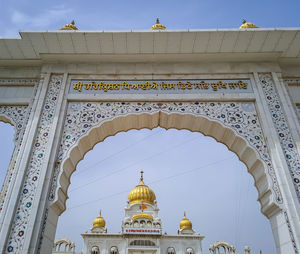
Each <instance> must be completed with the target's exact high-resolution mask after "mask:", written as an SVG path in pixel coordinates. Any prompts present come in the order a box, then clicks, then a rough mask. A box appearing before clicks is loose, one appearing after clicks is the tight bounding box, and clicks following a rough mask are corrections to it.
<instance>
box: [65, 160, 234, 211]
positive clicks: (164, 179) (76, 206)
mask: <svg viewBox="0 0 300 254" xmlns="http://www.w3.org/2000/svg"><path fill="white" fill-rule="evenodd" d="M234 158H235V157H234V156H231V157H228V158H225V159H222V160H218V161H215V162H212V163H208V164H206V165H203V166H200V167H197V168H193V169H190V170H186V171H184V172H181V173H178V174H174V175H171V176H167V177H164V178H161V179H158V180H155V181H152V182H150V184H155V183H159V182H162V181H166V180H169V179H171V178H174V177H177V176H181V175H185V174H188V173H191V172H193V171H196V170H199V169H202V168H206V167H209V166H211V165H215V164H218V163H221V162H224V161H227V160H230V159H234ZM130 190H131V189H126V190H123V191H120V192H117V193H114V194H111V195H108V196H104V197H101V198H97V199H94V200H91V201H88V202H85V203H82V204H79V205H75V206H73V207H70V208H68V209H75V208H78V207H82V206H85V205H88V204H90V203H94V202H97V201H100V200H104V199H107V198H111V197H115V196H118V195H120V194H123V193H128V191H130Z"/></svg>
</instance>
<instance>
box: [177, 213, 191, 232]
mask: <svg viewBox="0 0 300 254" xmlns="http://www.w3.org/2000/svg"><path fill="white" fill-rule="evenodd" d="M179 227H180V229H181V230H183V229H191V230H192V222H191V221H190V220H189V219H188V218H187V217H186V215H185V212H184V217H183V219H182V220H181V221H180V223H179Z"/></svg>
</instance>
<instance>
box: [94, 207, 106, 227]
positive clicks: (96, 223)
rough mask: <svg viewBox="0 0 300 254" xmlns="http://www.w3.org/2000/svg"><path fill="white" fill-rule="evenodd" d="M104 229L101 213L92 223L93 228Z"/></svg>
mask: <svg viewBox="0 0 300 254" xmlns="http://www.w3.org/2000/svg"><path fill="white" fill-rule="evenodd" d="M104 227H105V220H104V219H103V217H102V216H101V211H100V213H99V216H98V217H97V218H96V219H95V220H94V222H93V228H104Z"/></svg>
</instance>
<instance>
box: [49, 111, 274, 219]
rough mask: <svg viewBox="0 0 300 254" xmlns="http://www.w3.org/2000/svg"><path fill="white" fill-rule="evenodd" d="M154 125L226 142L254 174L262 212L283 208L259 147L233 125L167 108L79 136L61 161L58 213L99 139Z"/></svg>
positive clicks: (108, 123) (54, 205)
mask: <svg viewBox="0 0 300 254" xmlns="http://www.w3.org/2000/svg"><path fill="white" fill-rule="evenodd" d="M155 127H162V128H164V129H166V130H168V129H171V128H174V129H177V130H189V131H192V132H200V133H202V134H203V135H205V136H209V137H212V138H214V139H215V140H216V141H218V142H220V143H222V144H224V145H225V146H226V147H227V148H228V149H229V150H230V151H232V152H233V153H235V154H236V155H237V156H238V158H239V160H240V161H242V162H243V163H244V164H245V165H246V167H247V169H248V172H249V173H250V174H251V175H252V177H253V178H254V185H255V187H256V189H257V192H258V201H259V203H260V205H261V212H262V213H263V214H264V215H265V216H266V217H268V218H269V217H271V216H272V214H273V213H275V212H277V211H278V210H279V209H280V208H279V206H278V205H277V204H276V202H275V199H274V195H273V194H274V193H273V191H272V188H271V180H270V177H269V176H268V174H267V168H266V165H265V163H264V162H263V160H262V158H261V156H260V154H259V153H258V152H257V150H255V148H254V147H252V146H251V145H249V143H248V142H247V140H246V139H245V138H243V137H241V136H240V135H238V134H237V133H236V132H235V131H234V130H233V129H230V128H228V127H226V126H224V125H222V124H221V123H220V122H217V121H214V120H211V119H208V118H206V117H203V116H195V115H192V114H178V113H172V114H167V113H164V112H157V113H154V114H138V115H136V114H129V115H126V116H119V117H116V118H114V119H113V120H109V121H106V122H104V123H102V124H101V125H100V126H97V127H94V128H92V129H91V130H90V131H89V132H88V133H87V134H86V135H85V136H83V137H82V138H80V139H79V140H78V141H77V143H76V145H75V146H73V147H72V148H71V149H70V150H69V152H68V155H67V157H66V159H65V160H64V161H63V163H62V167H61V170H60V173H59V176H58V186H57V188H56V194H55V200H54V202H53V203H52V205H51V208H52V209H54V210H55V212H56V213H57V214H58V215H60V214H61V213H62V212H63V211H64V210H65V209H66V205H65V202H66V200H67V198H68V195H67V193H68V187H69V185H70V177H71V175H72V173H73V172H74V171H75V169H76V166H77V164H78V162H79V161H80V160H82V159H83V158H84V156H85V154H86V153H87V152H88V151H90V150H91V149H93V147H94V146H95V145H96V144H97V143H98V142H101V141H103V140H104V139H105V138H107V137H109V136H114V135H116V134H117V133H119V132H124V131H125V132H126V131H128V130H131V129H137V130H140V129H143V128H147V129H153V128H155Z"/></svg>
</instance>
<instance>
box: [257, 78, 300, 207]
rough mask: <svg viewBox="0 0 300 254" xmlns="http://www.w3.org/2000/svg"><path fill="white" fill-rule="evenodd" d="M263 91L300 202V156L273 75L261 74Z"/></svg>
mask: <svg viewBox="0 0 300 254" xmlns="http://www.w3.org/2000/svg"><path fill="white" fill-rule="evenodd" d="M259 80H260V82H261V85H262V88H263V92H264V95H265V98H266V102H267V104H268V109H269V112H270V114H271V117H272V121H273V124H274V126H275V129H276V131H277V134H278V138H279V141H280V145H281V148H282V150H283V153H284V156H285V160H286V163H287V165H288V168H289V171H290V175H291V177H292V180H293V183H294V187H295V190H296V194H297V197H298V201H299V202H300V156H299V153H298V151H297V148H296V146H295V142H294V140H293V137H292V134H291V132H290V128H289V125H288V122H287V120H286V117H285V115H284V112H283V110H282V105H281V103H280V100H279V96H278V93H277V91H276V89H275V86H274V83H273V79H272V75H271V74H269V73H267V74H259Z"/></svg>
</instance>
